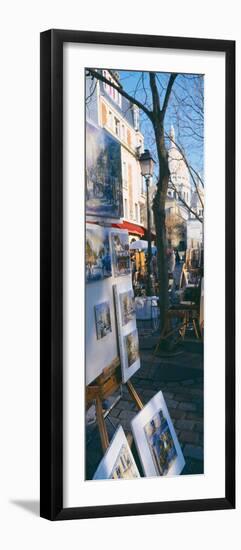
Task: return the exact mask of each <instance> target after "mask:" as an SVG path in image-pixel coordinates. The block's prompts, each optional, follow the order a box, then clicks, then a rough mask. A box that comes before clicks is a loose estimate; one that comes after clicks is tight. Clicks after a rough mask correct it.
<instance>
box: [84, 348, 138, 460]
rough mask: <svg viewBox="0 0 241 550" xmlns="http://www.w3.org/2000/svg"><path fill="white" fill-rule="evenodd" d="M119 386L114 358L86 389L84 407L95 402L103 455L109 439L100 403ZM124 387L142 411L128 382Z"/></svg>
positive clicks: (118, 361) (119, 370)
mask: <svg viewBox="0 0 241 550" xmlns="http://www.w3.org/2000/svg"><path fill="white" fill-rule="evenodd" d="M121 384H122V380H121V367H120V360H119V358H116V359H115V360H114V361H112V363H111V364H110V365H109V366H108V367H106V368H105V369H104V370H103V372H102V374H100V376H98V377H97V378H96V379H95V380H94V382H93V383H92V384H90V385H89V386H87V387H86V405H87V406H88V405H89V404H90V403H91V402H92V401H95V402H96V420H97V424H98V428H99V432H100V439H101V445H102V450H103V453H104V452H105V451H106V449H107V448H108V447H109V437H108V433H107V429H106V424H105V418H104V413H103V407H102V402H103V401H104V399H107V398H108V397H110V395H112V394H113V393H114V392H115V391H117V390H118V389H119V388H120V386H121ZM126 386H127V388H128V391H129V394H130V396H131V397H132V399H133V401H134V402H135V404H136V406H137V407H138V409H143V407H144V405H143V403H142V401H141V399H140V397H139V395H138V393H137V391H136V390H135V388H134V386H133V384H132V382H131V381H130V380H128V382H126Z"/></svg>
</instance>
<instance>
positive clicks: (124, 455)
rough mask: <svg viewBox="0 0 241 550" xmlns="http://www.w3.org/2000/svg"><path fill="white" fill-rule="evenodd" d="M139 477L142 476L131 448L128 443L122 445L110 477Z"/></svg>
mask: <svg viewBox="0 0 241 550" xmlns="http://www.w3.org/2000/svg"><path fill="white" fill-rule="evenodd" d="M138 477H140V476H139V472H138V470H137V468H136V464H135V463H134V461H133V457H132V455H131V453H130V450H129V448H128V447H127V446H126V445H122V447H121V450H120V453H119V455H118V458H117V460H116V462H115V465H114V467H113V470H112V472H111V474H110V479H134V478H138Z"/></svg>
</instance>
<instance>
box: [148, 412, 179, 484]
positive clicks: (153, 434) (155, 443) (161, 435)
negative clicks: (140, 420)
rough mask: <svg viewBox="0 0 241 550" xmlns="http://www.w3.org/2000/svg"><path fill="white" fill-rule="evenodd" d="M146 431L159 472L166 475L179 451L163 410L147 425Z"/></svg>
mask: <svg viewBox="0 0 241 550" xmlns="http://www.w3.org/2000/svg"><path fill="white" fill-rule="evenodd" d="M144 431H145V435H146V438H147V442H148V445H149V448H150V451H151V455H152V458H153V461H154V464H155V467H156V469H157V472H158V473H159V475H161V476H164V475H166V474H167V473H168V471H169V469H170V467H171V465H172V463H173V461H174V460H175V459H176V457H177V452H176V449H175V445H174V441H173V438H172V435H171V432H170V429H169V426H168V423H167V420H166V418H165V417H164V415H163V412H162V411H161V410H160V411H159V412H158V413H157V414H156V415H155V416H154V417H153V418H152V419H151V420H150V422H148V423H147V424H146V425H145V427H144Z"/></svg>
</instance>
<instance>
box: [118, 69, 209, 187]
mask: <svg viewBox="0 0 241 550" xmlns="http://www.w3.org/2000/svg"><path fill="white" fill-rule="evenodd" d="M118 73H119V75H120V82H121V84H122V86H123V88H124V89H125V90H126V91H127V92H128V93H129V94H130V95H132V96H135V97H136V98H137V99H138V100H139V101H141V102H143V103H145V104H146V106H147V107H148V108H149V109H151V108H152V102H151V92H150V85H149V73H148V72H143V73H141V72H138V71H118ZM169 77H170V73H156V82H157V86H158V90H159V94H160V102H161V105H162V103H163V100H164V96H165V91H166V87H167V83H168V80H169ZM203 107H204V76H203V75H194V74H188V75H186V74H178V75H177V77H176V80H175V82H174V85H173V90H172V94H171V96H170V100H169V103H168V108H167V111H166V116H165V132H166V133H167V134H168V133H169V132H170V128H171V126H172V125H173V127H174V130H175V140H176V142H177V143H178V144H179V145H180V146H181V147H182V148H183V149H184V151H185V155H186V157H187V159H188V161H189V163H190V164H191V166H192V167H193V168H194V169H195V170H196V171H197V172H199V173H200V175H201V177H203V170H204V167H203V165H204V158H203V156H204V128H203V126H204V110H203ZM141 131H142V132H143V134H144V137H145V147H148V148H149V149H150V150H151V151H152V154H153V155H155V152H156V151H155V144H154V137H153V130H152V125H151V122H150V121H149V119H148V117H147V116H146V115H145V113H143V112H142V113H141ZM167 144H168V142H167Z"/></svg>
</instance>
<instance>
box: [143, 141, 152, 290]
mask: <svg viewBox="0 0 241 550" xmlns="http://www.w3.org/2000/svg"><path fill="white" fill-rule="evenodd" d="M139 162H140V167H141V175H142V176H143V177H144V178H145V182H146V208H147V241H148V256H147V291H146V294H147V296H152V281H151V258H152V252H151V223H150V206H149V184H150V178H151V177H152V175H153V168H154V162H155V161H154V160H153V158H152V156H151V153H150V151H149V150H148V149H145V151H144V153H142V155H140V157H139Z"/></svg>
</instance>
